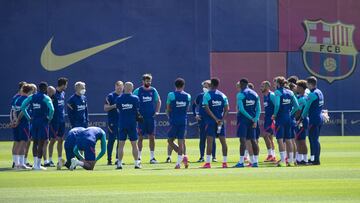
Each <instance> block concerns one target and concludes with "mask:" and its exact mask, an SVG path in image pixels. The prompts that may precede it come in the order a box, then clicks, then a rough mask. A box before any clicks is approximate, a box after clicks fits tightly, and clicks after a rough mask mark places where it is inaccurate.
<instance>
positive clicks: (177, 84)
mask: <svg viewBox="0 0 360 203" xmlns="http://www.w3.org/2000/svg"><path fill="white" fill-rule="evenodd" d="M174 84H175V88H176V89H177V90H183V89H184V87H185V80H184V79H183V78H176V80H175V82H174Z"/></svg>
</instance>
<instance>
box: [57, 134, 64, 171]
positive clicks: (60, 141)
mask: <svg viewBox="0 0 360 203" xmlns="http://www.w3.org/2000/svg"><path fill="white" fill-rule="evenodd" d="M63 143H64V140H63V138H61V137H58V138H57V153H58V163H57V166H58V168H61V167H62V165H63V160H62V150H63Z"/></svg>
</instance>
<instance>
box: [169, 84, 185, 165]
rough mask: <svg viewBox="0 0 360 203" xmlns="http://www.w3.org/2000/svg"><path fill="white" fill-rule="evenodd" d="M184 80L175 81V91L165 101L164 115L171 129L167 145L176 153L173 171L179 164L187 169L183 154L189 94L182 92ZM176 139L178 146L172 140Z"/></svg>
mask: <svg viewBox="0 0 360 203" xmlns="http://www.w3.org/2000/svg"><path fill="white" fill-rule="evenodd" d="M184 87H185V80H184V79H182V78H177V79H176V80H175V88H176V90H175V91H172V92H169V94H168V97H167V100H166V114H167V116H168V118H169V121H170V125H171V128H170V130H169V133H168V143H169V145H170V146H171V147H172V148H173V149H174V151H175V152H177V153H178V159H177V162H176V166H175V169H180V164H181V162H184V165H185V168H188V167H189V160H188V157H187V155H184V154H185V153H184V152H185V131H186V123H187V113H186V112H187V110H188V109H189V105H190V102H191V96H190V94H188V93H186V92H185V91H184ZM175 139H178V145H176V144H175V143H174V140H175Z"/></svg>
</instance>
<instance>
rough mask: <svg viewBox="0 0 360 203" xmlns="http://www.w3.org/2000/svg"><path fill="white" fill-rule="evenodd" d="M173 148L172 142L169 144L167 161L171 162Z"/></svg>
mask: <svg viewBox="0 0 360 203" xmlns="http://www.w3.org/2000/svg"><path fill="white" fill-rule="evenodd" d="M172 151H173V148H172V147H171V146H170V144H168V145H167V155H168V157H167V158H166V161H165V162H166V163H171V154H172Z"/></svg>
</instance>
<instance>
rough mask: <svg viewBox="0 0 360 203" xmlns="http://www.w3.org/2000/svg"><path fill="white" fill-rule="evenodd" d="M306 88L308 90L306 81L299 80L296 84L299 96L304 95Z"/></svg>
mask: <svg viewBox="0 0 360 203" xmlns="http://www.w3.org/2000/svg"><path fill="white" fill-rule="evenodd" d="M306 88H307V82H306V80H298V81H297V82H296V92H297V93H298V94H300V95H304V93H305V90H306Z"/></svg>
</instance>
